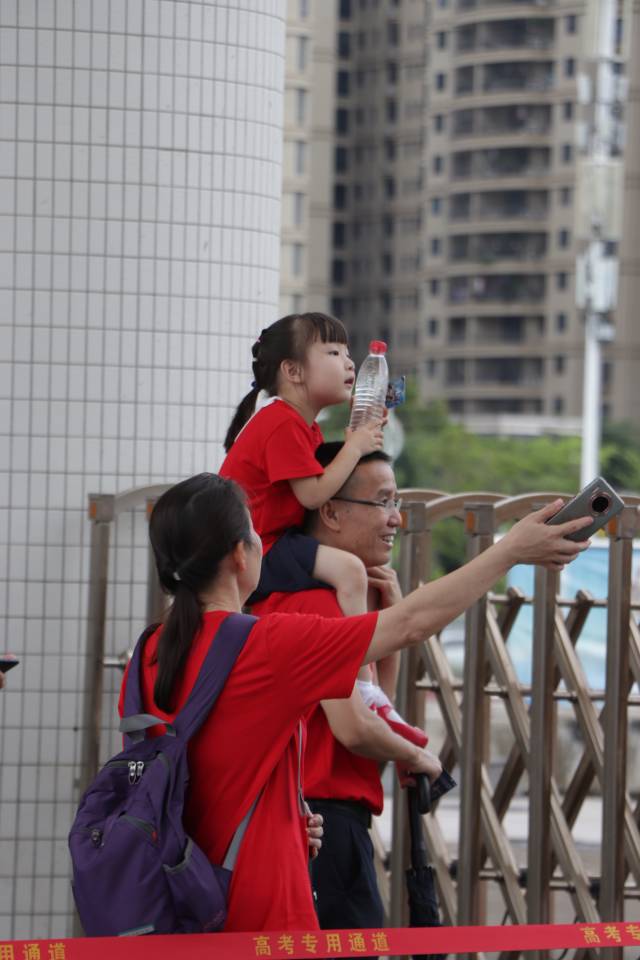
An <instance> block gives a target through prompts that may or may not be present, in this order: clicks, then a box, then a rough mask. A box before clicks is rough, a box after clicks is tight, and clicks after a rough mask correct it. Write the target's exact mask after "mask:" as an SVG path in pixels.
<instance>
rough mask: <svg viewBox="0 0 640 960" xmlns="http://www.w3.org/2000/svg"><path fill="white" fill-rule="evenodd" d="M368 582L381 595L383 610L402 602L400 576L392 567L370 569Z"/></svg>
mask: <svg viewBox="0 0 640 960" xmlns="http://www.w3.org/2000/svg"><path fill="white" fill-rule="evenodd" d="M367 580H368V583H369V586H370V587H373V588H374V590H377V591H378V593H379V595H380V609H381V610H386V609H387V608H388V607H392V606H393V605H394V603H397V602H398V600H402V591H401V589H400V584H399V582H398V575H397V573H396V572H395V570H394V569H393V568H392V567H368V568H367Z"/></svg>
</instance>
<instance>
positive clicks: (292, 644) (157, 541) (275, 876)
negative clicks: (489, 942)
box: [120, 473, 591, 931]
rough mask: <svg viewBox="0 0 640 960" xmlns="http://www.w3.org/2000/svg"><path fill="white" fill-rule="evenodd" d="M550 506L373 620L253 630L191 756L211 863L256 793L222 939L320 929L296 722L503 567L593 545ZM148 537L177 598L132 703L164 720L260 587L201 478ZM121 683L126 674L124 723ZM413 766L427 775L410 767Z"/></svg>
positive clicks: (255, 552) (230, 494) (163, 510)
mask: <svg viewBox="0 0 640 960" xmlns="http://www.w3.org/2000/svg"><path fill="white" fill-rule="evenodd" d="M559 505H560V502H559V501H556V502H555V503H554V504H551V505H550V506H547V507H545V508H544V509H542V510H539V511H537V512H536V513H532V514H530V515H529V516H527V517H526V518H525V519H524V520H521V521H520V522H519V523H517V524H515V526H513V527H512V528H511V530H509V532H508V533H507V534H506V535H505V536H504V537H502V539H501V540H500V541H499V542H498V543H496V544H495V545H493V546H491V547H489V548H488V549H487V550H485V551H484V552H483V553H481V554H480V555H479V556H478V557H476V558H475V559H474V560H471V561H470V562H469V563H468V564H467V565H466V566H465V567H462V568H461V569H460V570H456V571H455V572H454V573H450V574H449V575H448V576H446V577H442V578H441V579H440V580H437V581H432V582H430V583H428V584H426V585H424V586H422V587H419V588H418V589H417V590H414V592H413V593H411V594H409V596H407V597H405V598H404V599H403V600H399V601H398V602H397V603H395V604H394V605H393V606H391V607H389V608H387V609H385V610H382V611H381V612H380V613H375V612H374V613H367V614H364V615H362V616H357V617H339V618H335V619H332V618H328V617H322V616H316V615H312V614H296V613H271V614H267V615H265V616H263V617H261V618H259V619H258V620H257V621H256V623H255V624H254V626H253V628H252V630H251V632H250V634H249V636H248V638H247V641H246V643H245V646H244V648H243V650H242V652H241V654H240V655H239V657H238V659H237V660H236V662H235V664H234V666H233V669H232V671H231V673H230V675H229V678H228V680H227V682H226V684H225V686H224V688H223V690H222V693H221V694H220V696H219V698H218V700H217V702H216V704H215V706H214V707H213V709H212V711H211V713H210V714H209V716H208V717H207V719H206V720H205V722H204V723H203V725H202V726H201V727H200V729H199V731H198V732H197V733H196V734H195V736H194V737H193V738H192V739H191V740H190V741H189V748H188V751H189V773H190V782H189V790H188V796H187V801H186V805H185V817H184V819H185V826H186V829H187V832H188V834H189V835H190V836H192V837H193V839H194V840H195V842H196V843H197V844H198V845H199V846H200V848H201V849H202V850H203V851H204V852H205V854H206V855H207V856H208V857H209V859H210V860H211V862H212V863H217V864H220V863H222V862H223V860H224V857H225V854H226V852H227V848H228V846H229V843H230V841H231V838H232V837H233V835H234V833H235V831H236V828H237V827H238V825H239V823H240V822H241V821H242V819H243V818H244V816H245V814H246V813H247V812H248V810H249V808H250V807H251V805H252V803H253V801H254V800H255V798H256V796H258V793H260V796H259V799H258V802H257V804H256V806H255V809H254V812H253V815H252V817H251V821H250V823H249V826H248V828H247V831H246V833H245V835H244V838H243V840H242V843H241V846H240V850H239V854H238V859H237V861H236V866H235V869H234V871H233V877H232V881H231V889H230V894H229V903H228V907H229V912H228V919H227V922H226V925H225V930H227V931H232V930H254V931H259V930H312V929H317V927H318V922H317V918H316V914H315V910H314V906H313V898H312V894H311V886H310V881H309V871H308V836H307V829H308V827H307V822H306V819H305V816H304V813H303V812H302V810H303V808H302V809H301V805H299V794H298V785H299V783H300V779H299V777H300V776H301V772H300V767H299V763H300V757H301V754H302V746H303V745H302V743H301V742H300V739H299V737H300V735H301V731H302V724H301V720H302V718H303V717H304V716H305V715H306V714H307V713H308V712H309V710H310V709H311V708H313V707H315V706H316V705H317V704H318V703H319V702H320V701H321V700H335V699H343V698H347V697H349V696H350V694H351V692H352V690H353V687H354V683H355V680H356V676H357V674H358V670H359V667H360V666H361V664H363V663H371V662H372V661H376V660H380V659H382V658H384V657H388V656H389V655H391V654H393V653H394V652H395V651H397V650H400V649H402V648H403V647H407V646H409V645H410V644H413V643H420V642H421V641H422V640H423V638H424V637H425V636H430V635H432V634H435V633H438V632H439V631H440V630H442V629H443V628H444V627H445V626H446V624H447V623H450V622H451V621H452V620H454V619H455V618H456V617H457V616H459V615H460V614H461V613H462V612H463V611H464V609H465V608H466V607H467V606H470V605H471V604H473V603H474V602H475V601H476V600H477V599H479V597H481V596H482V595H483V594H484V593H486V591H487V590H488V589H489V588H490V587H491V586H492V585H493V584H494V583H495V582H496V581H497V580H499V579H500V578H501V577H503V576H504V575H505V574H506V573H507V571H508V569H509V567H510V566H511V565H512V564H514V563H543V564H546V565H548V566H549V567H551V568H553V569H556V570H557V569H559V568H560V567H561V566H562V564H564V563H567V562H568V561H569V560H571V559H573V558H574V557H575V556H576V555H577V554H578V552H579V551H581V550H583V549H585V548H586V547H587V546H588V544H587V543H574V542H573V541H571V540H569V539H567V535H568V534H570V533H573V532H575V531H576V530H578V529H580V528H581V527H582V526H585V525H586V524H588V523H590V522H591V518H590V517H584V518H582V519H580V520H572V521H569V522H568V523H564V524H558V525H555V526H551V525H549V524H547V523H546V522H545V521H546V520H547V519H549V517H550V516H552V514H553V513H554V512H555V511H556V510H557V509H558V508H559ZM149 532H150V537H151V545H152V547H153V553H154V556H155V561H156V565H157V568H158V574H159V576H160V580H161V582H162V586H163V587H164V589H165V590H166V591H167V592H168V593H169V594H170V595H171V596H172V597H173V603H172V605H171V607H170V609H169V612H168V615H167V618H166V621H165V624H164V625H163V626H160V627H159V628H158V629H157V630H156V631H155V633H153V634H152V635H151V636H150V637H149V638H148V640H147V641H146V644H145V648H144V650H143V653H142V661H141V675H140V676H141V681H140V682H141V694H142V701H143V708H144V710H145V712H147V713H151V714H153V715H155V716H160V717H161V718H162V719H163V720H165V721H166V722H167V723H169V722H171V721H172V720H173V719H174V717H175V715H176V714H177V713H178V712H179V711H180V710H181V708H182V707H183V705H184V704H185V703H186V701H187V698H188V696H189V694H190V692H191V689H192V687H193V684H194V682H195V679H196V677H197V676H198V672H199V670H200V667H201V666H202V664H203V662H204V659H205V656H206V654H207V651H208V649H209V647H210V646H211V644H212V643H213V644H215V643H217V642H218V630H219V628H220V626H221V624H222V623H223V621H224V620H225V619H226V617H227V616H228V615H229V613H234V612H239V611H241V610H242V607H243V605H244V604H245V603H246V600H247V598H248V597H249V596H250V594H251V593H252V592H253V591H254V590H255V587H256V584H257V582H258V579H259V576H260V562H261V548H260V541H259V538H258V536H257V534H256V533H255V530H254V529H253V526H252V523H251V517H250V515H249V511H248V510H247V507H246V505H245V500H244V495H243V494H242V491H241V490H240V489H239V488H238V487H237V486H236V484H235V483H233V481H231V480H227V479H223V478H222V477H218V476H216V475H215V474H209V473H205V474H200V475H199V476H196V477H191V478H190V479H189V480H184V481H183V482H182V483H178V484H176V485H175V486H174V487H171V489H169V490H168V491H167V492H166V493H164V494H163V495H162V497H160V499H159V500H158V502H157V504H156V506H155V508H154V510H153V512H152V514H151V522H150V529H149ZM126 683H127V674H126V673H125V677H124V680H123V686H122V692H121V699H120V712H121V714H122V705H123V703H124V690H125V688H126ZM157 729H158V732H162V727H159V728H157ZM153 732H154V731H152V733H153ZM411 769H412V771H413V772H416V773H417V772H423V771H424V766H423V765H422V764H421V763H419V762H416V764H415V765H413V766H412V767H411Z"/></svg>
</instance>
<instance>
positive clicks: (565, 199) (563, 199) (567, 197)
mask: <svg viewBox="0 0 640 960" xmlns="http://www.w3.org/2000/svg"><path fill="white" fill-rule="evenodd" d="M571 196H572V194H571V187H560V203H561V205H562V206H563V207H568V206H570V204H571Z"/></svg>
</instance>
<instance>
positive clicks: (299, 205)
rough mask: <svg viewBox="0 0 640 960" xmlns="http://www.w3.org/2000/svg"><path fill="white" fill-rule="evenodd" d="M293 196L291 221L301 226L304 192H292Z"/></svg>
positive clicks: (302, 221)
mask: <svg viewBox="0 0 640 960" xmlns="http://www.w3.org/2000/svg"><path fill="white" fill-rule="evenodd" d="M292 197H293V223H294V225H295V226H296V227H301V226H302V224H303V223H304V193H294V194H292Z"/></svg>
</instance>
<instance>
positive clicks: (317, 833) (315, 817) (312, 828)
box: [307, 813, 324, 860]
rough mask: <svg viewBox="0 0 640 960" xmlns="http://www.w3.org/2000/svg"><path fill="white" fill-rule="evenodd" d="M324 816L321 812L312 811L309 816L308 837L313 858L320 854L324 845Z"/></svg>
mask: <svg viewBox="0 0 640 960" xmlns="http://www.w3.org/2000/svg"><path fill="white" fill-rule="evenodd" d="M323 823H324V818H323V816H322V814H321V813H310V814H309V815H308V817H307V838H308V843H309V857H310V858H311V859H312V860H315V858H316V857H317V856H318V853H319V852H320V848H321V846H322V835H323V833H324V830H323V829H322V824H323Z"/></svg>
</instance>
